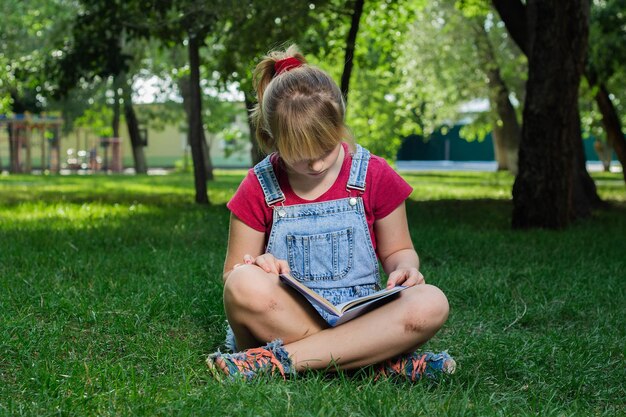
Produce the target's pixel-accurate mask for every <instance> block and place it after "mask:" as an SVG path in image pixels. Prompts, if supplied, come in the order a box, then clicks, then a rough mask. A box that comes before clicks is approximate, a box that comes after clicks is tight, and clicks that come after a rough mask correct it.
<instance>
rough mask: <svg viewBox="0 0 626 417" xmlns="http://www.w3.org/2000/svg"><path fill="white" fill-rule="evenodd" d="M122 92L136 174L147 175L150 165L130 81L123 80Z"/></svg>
mask: <svg viewBox="0 0 626 417" xmlns="http://www.w3.org/2000/svg"><path fill="white" fill-rule="evenodd" d="M122 81H123V84H122V91H123V95H124V117H125V118H126V127H127V128H128V137H129V138H130V146H131V149H132V151H133V161H134V163H135V173H136V174H147V173H148V165H147V163H146V155H145V153H144V151H143V143H142V140H141V135H140V134H139V122H138V121H137V115H136V114H135V109H134V107H133V99H132V91H131V87H130V85H129V84H128V81H129V80H126V79H125V77H123V78H122Z"/></svg>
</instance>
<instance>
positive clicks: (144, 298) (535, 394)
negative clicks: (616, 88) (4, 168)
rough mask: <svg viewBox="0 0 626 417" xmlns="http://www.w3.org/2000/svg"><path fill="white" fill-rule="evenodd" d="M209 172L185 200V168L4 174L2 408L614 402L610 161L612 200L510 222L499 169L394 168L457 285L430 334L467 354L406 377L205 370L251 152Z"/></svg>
mask: <svg viewBox="0 0 626 417" xmlns="http://www.w3.org/2000/svg"><path fill="white" fill-rule="evenodd" d="M217 174H218V175H217V180H216V181H215V182H214V183H213V184H212V186H211V188H210V197H211V201H213V202H214V203H215V205H213V206H210V207H198V206H196V205H195V204H193V203H192V200H193V194H194V191H193V182H192V179H191V177H190V176H188V175H184V176H183V175H181V176H165V177H143V178H141V177H127V176H108V177H103V176H97V177H84V176H63V177H56V176H34V177H33V176H9V177H3V179H2V181H0V233H1V235H2V237H3V238H2V239H1V240H0V340H2V343H1V344H0V352H1V355H0V410H1V411H0V413H1V414H6V415H50V414H60V415H134V416H152V415H181V416H187V415H188V416H191V415H203V414H207V415H268V416H269V415H280V416H283V415H285V416H316V415H324V416H351V415H364V416H369V415H377V416H398V415H428V416H451V415H464V416H501V415H520V416H531V415H541V416H545V417H557V416H563V415H568V416H589V415H593V416H606V417H609V416H610V417H613V416H618V415H623V414H624V398H625V394H626V393H625V392H624V384H623V381H624V380H625V378H626V373H625V369H624V367H623V366H621V365H622V364H623V361H624V350H623V346H624V341H625V340H626V328H625V327H624V326H623V306H624V304H625V302H626V293H625V289H624V285H623V281H622V277H623V249H622V248H623V236H624V233H625V232H626V215H625V214H626V212H625V210H626V207H625V206H624V198H625V195H624V192H623V181H622V179H621V178H620V176H619V175H616V174H599V175H598V176H597V177H596V179H597V182H598V186H599V187H600V192H601V193H602V194H603V196H604V197H606V198H610V199H613V200H614V201H615V205H614V207H613V208H612V209H610V210H607V211H603V212H601V213H598V214H597V215H595V216H594V218H592V219H590V220H589V221H587V222H585V223H580V224H577V225H575V226H574V227H572V228H570V229H568V230H567V231H562V232H547V231H543V230H533V231H526V232H523V233H520V232H514V231H511V230H509V227H508V224H509V216H510V214H509V213H510V210H511V205H510V193H509V190H510V186H511V178H510V176H508V175H505V174H503V173H445V172H437V173H434V172H432V173H420V174H405V178H406V179H407V181H408V182H409V183H410V184H411V185H412V186H413V187H414V188H415V191H414V193H413V195H412V197H411V199H410V200H409V201H408V202H407V210H408V216H409V223H410V225H411V234H412V236H413V238H414V241H415V245H416V248H417V250H418V252H419V253H420V255H421V259H422V270H423V272H424V275H425V276H426V279H427V281H428V282H429V283H431V284H434V285H437V286H438V287H440V288H442V290H443V291H444V292H445V293H446V295H447V297H448V300H449V302H450V305H451V314H450V317H449V319H448V322H447V323H446V325H445V327H444V328H443V330H442V331H441V332H440V333H439V334H438V335H437V336H436V337H435V338H434V339H433V340H431V341H429V342H428V343H427V344H426V345H425V346H424V349H428V350H443V349H448V350H449V351H450V353H451V354H452V355H453V356H455V358H456V359H457V361H458V365H459V366H458V369H457V373H456V374H455V375H453V376H451V377H450V378H447V379H445V380H443V381H441V382H439V383H430V382H429V381H423V382H420V383H417V384H414V385H411V384H406V383H402V382H400V383H396V382H393V381H387V380H378V381H373V378H372V376H371V375H370V373H368V372H359V373H357V374H356V375H353V376H350V375H348V374H344V373H339V374H332V375H328V376H324V375H322V374H321V373H318V372H310V373H306V374H303V375H300V376H299V377H297V378H295V379H292V380H288V381H283V380H282V379H280V378H278V379H268V380H261V381H258V382H255V383H252V384H245V383H241V382H233V383H226V384H223V383H218V382H215V381H213V380H212V379H211V378H210V374H209V373H208V371H207V370H206V367H205V364H204V360H205V358H206V355H207V354H208V353H210V352H213V351H215V350H216V349H217V348H218V347H220V345H221V342H222V340H223V337H224V320H225V316H224V311H223V306H222V302H221V297H222V284H221V267H222V262H223V258H224V255H225V253H224V252H225V236H226V234H227V231H228V216H229V212H228V210H227V209H226V207H225V206H224V204H225V202H226V201H228V199H229V198H230V196H231V195H232V194H233V193H234V191H235V190H236V188H237V185H238V183H239V181H240V180H241V178H243V176H244V175H245V172H243V171H238V172H231V171H229V172H218V173H217ZM616 200H619V201H616ZM620 201H621V202H620ZM581 242H586V244H584V245H581Z"/></svg>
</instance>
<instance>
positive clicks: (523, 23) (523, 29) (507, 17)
mask: <svg viewBox="0 0 626 417" xmlns="http://www.w3.org/2000/svg"><path fill="white" fill-rule="evenodd" d="M491 2H492V3H493V6H494V7H495V8H496V10H497V11H498V14H499V15H500V18H501V19H502V21H503V22H504V24H505V25H506V28H507V30H508V31H509V34H510V35H511V37H512V38H513V40H514V41H515V43H516V44H517V46H519V48H520V49H521V50H522V52H524V55H526V56H528V22H527V18H526V5H524V4H523V3H522V2H521V0H491Z"/></svg>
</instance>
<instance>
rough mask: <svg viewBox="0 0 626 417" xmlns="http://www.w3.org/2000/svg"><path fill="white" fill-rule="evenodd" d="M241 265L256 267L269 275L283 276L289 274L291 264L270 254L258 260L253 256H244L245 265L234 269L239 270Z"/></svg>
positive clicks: (261, 256) (259, 257)
mask: <svg viewBox="0 0 626 417" xmlns="http://www.w3.org/2000/svg"><path fill="white" fill-rule="evenodd" d="M241 265H256V266H258V267H259V268H261V269H262V270H264V271H265V272H267V273H272V274H276V275H278V274H283V273H288V272H289V264H288V263H287V261H285V260H282V259H276V258H274V255H272V254H270V253H264V254H263V255H260V256H257V257H256V258H255V257H254V256H252V255H247V254H246V255H244V256H243V264H237V265H235V266H234V267H235V268H237V267H238V266H241Z"/></svg>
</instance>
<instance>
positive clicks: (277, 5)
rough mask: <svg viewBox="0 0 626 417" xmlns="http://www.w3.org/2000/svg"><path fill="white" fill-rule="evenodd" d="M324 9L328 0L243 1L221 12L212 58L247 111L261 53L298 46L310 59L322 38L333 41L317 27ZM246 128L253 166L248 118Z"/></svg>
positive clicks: (257, 153)
mask: <svg viewBox="0 0 626 417" xmlns="http://www.w3.org/2000/svg"><path fill="white" fill-rule="evenodd" d="M342 1H343V0H342ZM328 6H329V1H328V0H311V1H307V2H293V1H288V0H246V1H241V2H237V3H236V5H231V7H230V8H228V10H226V11H225V14H224V15H223V18H222V19H220V29H219V30H218V31H216V35H215V36H214V42H215V48H214V49H213V51H212V52H213V59H214V60H215V65H216V69H217V70H218V72H219V74H220V77H221V82H222V85H223V86H226V85H229V84H236V85H238V86H239V89H240V91H242V92H243V94H244V101H245V105H246V109H247V110H248V112H250V111H251V110H252V108H253V106H254V104H255V103H256V97H255V96H254V92H253V88H252V70H253V69H254V66H255V65H256V64H257V63H258V61H259V59H260V58H261V57H262V56H263V55H264V54H265V53H267V52H268V51H269V50H270V49H273V48H274V47H279V46H284V45H288V44H290V43H298V44H300V46H302V47H303V48H304V52H305V53H306V55H307V56H311V55H312V54H314V53H315V50H316V48H313V47H312V46H313V45H317V44H318V43H319V42H320V40H321V39H322V38H323V39H324V40H325V41H326V42H334V39H333V38H332V36H330V35H329V34H328V32H326V31H325V30H324V28H323V27H321V26H320V25H318V23H319V20H318V19H319V16H320V15H322V14H323V12H324V11H325V10H326V8H327V7H328ZM312 40H313V41H312ZM248 125H249V128H250V141H251V143H252V149H251V159H252V161H253V163H256V162H258V161H260V160H261V159H262V157H263V155H262V154H261V152H260V150H259V148H258V144H257V141H256V138H255V129H254V126H253V125H252V122H251V120H250V119H248Z"/></svg>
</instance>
